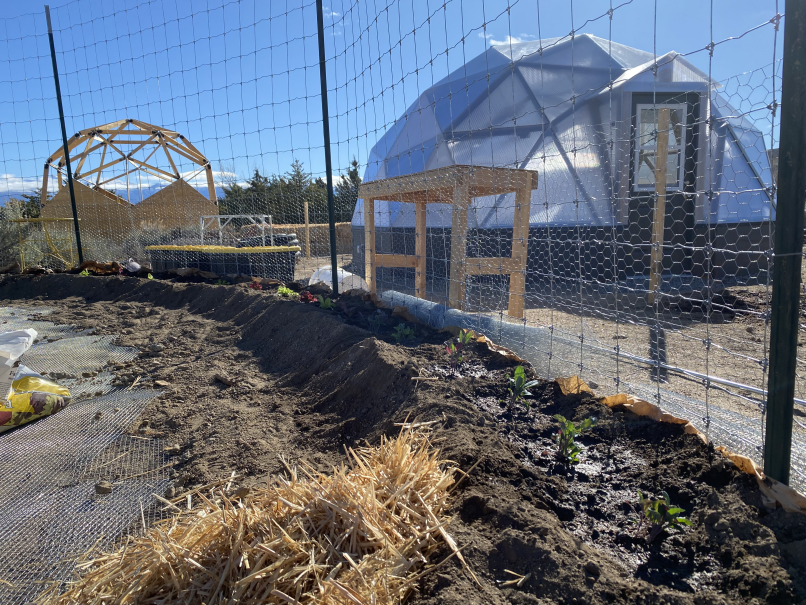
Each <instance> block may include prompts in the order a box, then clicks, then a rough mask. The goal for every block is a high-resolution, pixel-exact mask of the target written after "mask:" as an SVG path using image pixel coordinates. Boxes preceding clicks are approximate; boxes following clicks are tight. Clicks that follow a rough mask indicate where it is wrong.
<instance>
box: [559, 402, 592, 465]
mask: <svg viewBox="0 0 806 605" xmlns="http://www.w3.org/2000/svg"><path fill="white" fill-rule="evenodd" d="M554 419H555V420H556V421H557V422H559V423H560V430H559V431H558V432H557V455H558V456H559V457H560V458H561V459H563V460H564V461H566V462H568V463H569V464H577V463H579V457H578V456H579V452H581V451H582V446H580V445H579V444H578V443H577V442H576V438H577V437H578V436H579V435H580V434H581V433H583V432H584V431H587V430H588V429H590V428H591V427H592V426H593V425H595V424H596V418H585V420H583V421H582V422H580V423H579V425H576V424H574V423H573V422H571V421H570V420H566V419H565V417H564V416H560V415H559V414H555V415H554Z"/></svg>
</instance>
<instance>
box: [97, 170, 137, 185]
mask: <svg viewBox="0 0 806 605" xmlns="http://www.w3.org/2000/svg"><path fill="white" fill-rule="evenodd" d="M134 170H139V168H135V169H134ZM134 170H128V171H127V172H121V173H120V174H119V175H117V176H113V177H112V178H111V179H106V180H105V181H103V182H102V183H96V184H95V187H96V188H99V187H100V186H101V185H106V184H107V183H111V182H112V181H117V180H118V179H119V178H122V177H124V176H126V175H129V174H131V173H133V172H134Z"/></svg>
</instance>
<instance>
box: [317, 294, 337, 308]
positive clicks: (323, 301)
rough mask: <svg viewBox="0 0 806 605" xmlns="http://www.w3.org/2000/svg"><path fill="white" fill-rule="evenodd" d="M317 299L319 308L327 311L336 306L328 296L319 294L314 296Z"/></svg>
mask: <svg viewBox="0 0 806 605" xmlns="http://www.w3.org/2000/svg"><path fill="white" fill-rule="evenodd" d="M316 298H317V299H318V300H319V308H320V309H327V310H328V311H329V310H331V309H334V308H335V307H336V303H334V302H333V301H332V300H330V299H329V298H325V297H324V296H322V295H321V294H320V295H319V296H317V297H316Z"/></svg>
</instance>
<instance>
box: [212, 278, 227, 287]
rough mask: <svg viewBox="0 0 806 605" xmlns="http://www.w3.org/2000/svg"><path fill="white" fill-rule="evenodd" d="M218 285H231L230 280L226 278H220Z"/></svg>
mask: <svg viewBox="0 0 806 605" xmlns="http://www.w3.org/2000/svg"><path fill="white" fill-rule="evenodd" d="M215 285H216V286H229V282H228V281H227V280H226V279H219V280H218V281H217V282H216V283H215Z"/></svg>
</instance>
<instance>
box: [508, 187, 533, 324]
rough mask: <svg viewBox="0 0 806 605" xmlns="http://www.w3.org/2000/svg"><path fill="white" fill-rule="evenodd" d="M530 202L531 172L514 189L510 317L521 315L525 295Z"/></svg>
mask: <svg viewBox="0 0 806 605" xmlns="http://www.w3.org/2000/svg"><path fill="white" fill-rule="evenodd" d="M531 202H532V173H530V172H526V173H524V175H523V182H522V183H520V184H519V185H518V188H517V189H516V190H515V215H514V216H513V218H512V261H513V263H512V264H513V265H515V269H516V270H515V271H513V272H512V273H510V274H509V305H508V311H507V312H508V313H509V316H510V317H518V318H522V317H523V309H524V302H525V301H524V299H525V297H526V262H527V258H528V256H527V250H528V246H529V219H530V214H531Z"/></svg>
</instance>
